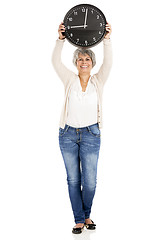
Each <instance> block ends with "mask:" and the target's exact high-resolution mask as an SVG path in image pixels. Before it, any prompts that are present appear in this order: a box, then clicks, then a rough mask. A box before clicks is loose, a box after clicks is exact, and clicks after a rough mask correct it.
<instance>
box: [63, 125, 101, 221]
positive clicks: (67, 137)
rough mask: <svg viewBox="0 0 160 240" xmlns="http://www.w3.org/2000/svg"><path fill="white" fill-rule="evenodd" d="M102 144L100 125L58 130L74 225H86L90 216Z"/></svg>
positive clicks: (69, 127)
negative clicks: (86, 220)
mask: <svg viewBox="0 0 160 240" xmlns="http://www.w3.org/2000/svg"><path fill="white" fill-rule="evenodd" d="M100 141H101V139H100V130H99V127H98V124H97V123H96V124H93V125H90V126H88V127H84V128H73V127H71V126H68V125H65V128H64V129H62V128H60V129H59V146H60V149H61V153H62V156H63V159H64V164H65V168H66V172H67V182H68V191H69V197H70V201H71V206H72V210H73V214H74V219H75V223H84V222H85V219H87V218H89V217H90V213H91V207H92V202H93V198H94V195H95V189H96V183H97V163H98V157H99V150H100Z"/></svg>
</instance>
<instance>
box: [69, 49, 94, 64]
mask: <svg viewBox="0 0 160 240" xmlns="http://www.w3.org/2000/svg"><path fill="white" fill-rule="evenodd" d="M79 54H82V55H83V56H84V55H86V54H87V55H89V56H90V58H91V60H92V67H94V66H95V65H96V57H95V54H94V52H93V51H92V50H90V49H85V48H77V49H76V50H75V51H74V53H73V64H74V65H75V66H77V59H78V57H79Z"/></svg>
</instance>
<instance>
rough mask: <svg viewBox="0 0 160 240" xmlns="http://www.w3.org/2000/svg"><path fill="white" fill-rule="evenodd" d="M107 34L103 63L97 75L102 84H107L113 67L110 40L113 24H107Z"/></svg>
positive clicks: (104, 41)
mask: <svg viewBox="0 0 160 240" xmlns="http://www.w3.org/2000/svg"><path fill="white" fill-rule="evenodd" d="M106 31H107V33H106V35H105V37H104V40H103V63H102V65H101V67H100V69H99V71H98V73H97V74H95V75H96V77H97V79H98V81H99V82H101V84H103V85H104V84H105V82H106V80H107V78H108V76H109V73H110V70H111V67H112V43H111V40H110V35H111V32H112V29H111V25H110V24H107V25H106Z"/></svg>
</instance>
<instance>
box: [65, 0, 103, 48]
mask: <svg viewBox="0 0 160 240" xmlns="http://www.w3.org/2000/svg"><path fill="white" fill-rule="evenodd" d="M63 22H64V26H65V33H64V34H65V37H66V38H67V40H68V41H69V42H70V43H72V44H73V45H75V46H79V47H84V48H86V47H92V46H94V45H96V44H98V43H99V42H100V41H101V40H102V39H103V38H104V35H105V34H106V29H105V27H106V24H107V21H106V18H105V16H104V14H103V13H102V11H101V10H100V9H98V8H97V7H95V6H93V5H90V4H80V5H77V6H75V7H73V8H71V9H70V10H69V11H68V12H67V14H66V15H65V17H64V21H63Z"/></svg>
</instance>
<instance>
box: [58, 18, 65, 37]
mask: <svg viewBox="0 0 160 240" xmlns="http://www.w3.org/2000/svg"><path fill="white" fill-rule="evenodd" d="M63 32H65V26H64V24H63V22H62V23H61V24H60V25H59V28H58V33H59V39H60V40H63V39H65V36H64V35H63V34H62V33H63Z"/></svg>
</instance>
